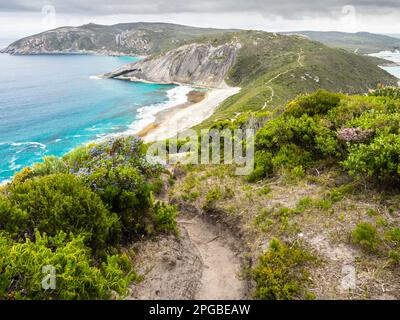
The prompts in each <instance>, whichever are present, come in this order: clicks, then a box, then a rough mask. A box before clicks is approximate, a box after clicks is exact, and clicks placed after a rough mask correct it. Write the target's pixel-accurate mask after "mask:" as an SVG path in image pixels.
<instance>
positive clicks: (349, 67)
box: [3, 23, 400, 126]
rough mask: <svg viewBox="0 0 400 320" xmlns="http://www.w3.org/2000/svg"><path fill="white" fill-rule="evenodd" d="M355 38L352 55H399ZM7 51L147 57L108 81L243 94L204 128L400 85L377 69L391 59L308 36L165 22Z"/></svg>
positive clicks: (53, 36)
mask: <svg viewBox="0 0 400 320" xmlns="http://www.w3.org/2000/svg"><path fill="white" fill-rule="evenodd" d="M318 34H320V35H323V34H324V33H316V35H318ZM335 34H336V33H335ZM356 36H357V37H358V38H357V37H356ZM336 38H338V36H337V37H336ZM346 39H348V37H347V38H346V37H345V38H344V40H343V41H344V42H346V41H347V40H346ZM349 39H350V40H348V42H346V43H348V44H349V46H350V47H351V46H354V47H351V48H353V49H352V50H353V51H354V50H355V49H354V48H355V47H357V48H358V49H360V51H361V45H360V43H365V44H366V46H365V47H364V49H365V48H367V47H368V50H371V51H380V50H385V49H394V48H396V47H397V44H398V43H400V40H398V39H394V38H390V37H386V36H375V35H371V34H364V33H362V34H356V35H353V36H352V37H350V38H349ZM356 39H358V40H359V42H356V41H355V40H356ZM363 39H370V41H369V42H367V41H364V40H363ZM371 39H375V40H374V41H375V42H374V41H372V40H371ZM379 39H381V41H380V42H379V41H378V40H379ZM382 39H383V40H385V41H383V40H382ZM392 40H393V41H392ZM321 41H324V39H321ZM371 43H374V46H372V45H371ZM389 43H390V45H391V47H389ZM368 50H367V51H368ZM3 52H5V53H9V54H22V55H24V54H43V53H45V54H59V53H64V54H65V53H96V54H108V55H127V54H130V55H143V56H146V58H145V59H144V60H141V61H139V62H136V63H134V64H128V65H126V66H122V67H121V68H119V69H118V70H115V71H112V70H110V73H108V74H106V75H105V77H108V78H118V79H124V80H134V81H136V80H139V81H150V82H156V83H181V84H188V85H193V86H200V87H210V88H221V87H224V86H225V85H226V84H228V85H230V86H233V87H240V88H242V90H241V91H240V93H238V94H236V95H234V96H232V97H230V98H229V99H227V100H226V101H224V103H223V104H222V105H220V106H219V107H218V109H217V110H216V112H215V113H214V114H213V115H212V116H211V117H210V118H209V120H208V122H206V123H205V124H204V125H205V126H208V125H211V124H212V123H213V122H214V121H216V120H220V119H231V118H233V117H237V116H238V115H240V114H241V113H243V112H247V111H260V110H262V111H268V110H274V109H275V108H276V107H278V106H281V105H283V104H285V103H286V102H287V101H289V100H292V99H294V98H295V97H296V96H297V95H299V94H306V93H311V92H314V91H316V90H318V89H326V90H331V91H335V92H343V93H348V94H358V93H367V92H368V91H369V90H371V89H374V88H376V87H377V85H378V84H384V85H397V82H398V79H396V78H395V77H394V76H392V75H390V74H388V73H387V72H386V71H384V70H382V69H381V68H379V67H378V65H380V64H384V63H387V61H385V60H380V59H378V58H373V57H368V56H363V55H359V54H354V53H351V52H347V51H345V50H343V49H338V48H331V47H328V46H326V45H325V44H323V43H321V42H316V41H313V40H310V39H309V38H308V37H305V36H304V35H283V34H276V33H269V32H264V31H246V30H221V29H205V28H194V27H188V26H182V25H175V24H166V23H125V24H116V25H112V26H103V25H97V24H88V25H83V26H80V27H63V28H58V29H55V30H50V31H47V32H43V33H41V34H38V35H33V36H31V37H27V38H24V39H21V40H19V41H16V42H15V43H13V44H11V45H10V46H9V47H8V48H6V49H5V50H3Z"/></svg>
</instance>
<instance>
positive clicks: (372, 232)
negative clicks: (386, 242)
mask: <svg viewBox="0 0 400 320" xmlns="http://www.w3.org/2000/svg"><path fill="white" fill-rule="evenodd" d="M352 240H353V242H354V243H356V244H359V245H361V246H362V247H363V248H365V249H367V250H369V251H371V252H376V251H377V249H378V246H379V244H380V242H381V239H380V236H379V233H378V230H377V229H376V227H375V226H374V225H372V224H370V223H367V222H365V223H359V224H358V225H357V226H356V227H355V229H354V230H353V232H352Z"/></svg>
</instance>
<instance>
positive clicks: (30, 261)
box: [0, 232, 135, 300]
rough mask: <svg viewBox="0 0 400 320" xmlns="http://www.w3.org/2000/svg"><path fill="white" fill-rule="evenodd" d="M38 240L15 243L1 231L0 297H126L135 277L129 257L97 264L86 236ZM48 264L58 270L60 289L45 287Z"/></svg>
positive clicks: (38, 237)
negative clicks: (91, 254)
mask: <svg viewBox="0 0 400 320" xmlns="http://www.w3.org/2000/svg"><path fill="white" fill-rule="evenodd" d="M34 238H35V241H31V240H30V239H27V240H26V241H24V242H14V241H12V240H10V239H8V238H7V237H5V236H4V235H2V234H0V256H1V259H0V299H36V300H41V299H51V300H53V299H62V300H69V299H108V298H110V297H111V295H112V291H114V292H116V293H117V294H120V295H122V296H124V295H126V293H127V290H126V288H127V285H128V284H129V283H130V282H131V281H132V280H134V278H135V274H134V273H133V272H132V270H131V267H130V263H128V260H127V259H128V258H127V256H123V255H121V256H108V257H107V258H106V259H105V261H103V262H102V263H101V266H100V267H96V266H95V265H96V264H97V263H96V261H94V260H93V259H92V258H91V257H90V249H89V248H87V247H86V246H85V244H84V243H85V239H84V237H83V236H76V237H74V236H73V235H70V236H67V235H66V234H65V233H59V234H57V235H56V236H55V237H47V236H46V235H41V234H40V233H39V232H36V233H35V236H34ZM45 266H53V267H54V268H55V271H56V289H54V290H53V289H49V290H44V289H43V287H42V281H43V279H44V277H45V275H46V274H44V273H42V268H43V267H45Z"/></svg>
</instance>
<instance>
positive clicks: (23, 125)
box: [0, 54, 190, 182]
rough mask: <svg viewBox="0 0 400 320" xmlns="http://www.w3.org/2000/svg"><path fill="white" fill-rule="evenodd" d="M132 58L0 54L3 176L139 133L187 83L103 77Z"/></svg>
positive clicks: (179, 98) (179, 99) (177, 99)
mask: <svg viewBox="0 0 400 320" xmlns="http://www.w3.org/2000/svg"><path fill="white" fill-rule="evenodd" d="M135 60H137V58H133V57H104V56H93V55H56V56H52V55H43V56H10V55H5V54H0V70H1V72H0V159H1V160H0V182H4V181H5V180H9V179H10V178H12V176H13V175H14V173H15V172H18V171H20V170H21V169H23V168H24V167H25V166H30V165H32V164H33V163H36V162H40V161H41V160H42V158H43V157H44V156H50V155H54V156H62V155H64V154H65V153H67V152H68V151H70V150H72V149H74V148H76V147H77V146H79V145H82V144H85V143H88V142H90V141H96V140H100V139H104V138H105V137H107V136H109V135H115V134H123V133H133V132H137V131H138V130H140V129H141V128H143V127H145V126H146V125H147V124H149V123H151V122H152V120H153V119H154V114H155V113H157V112H158V111H159V110H161V109H163V108H168V107H170V106H173V105H177V104H180V103H183V102H185V101H186V94H187V93H188V91H190V88H188V87H178V86H174V85H156V84H145V83H133V82H126V81H119V80H104V79H99V78H97V77H96V75H98V74H102V73H105V72H107V71H111V70H113V69H115V68H117V67H119V66H121V65H123V64H125V63H129V62H133V61H135Z"/></svg>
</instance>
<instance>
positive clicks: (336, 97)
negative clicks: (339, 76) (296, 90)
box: [285, 90, 343, 118]
mask: <svg viewBox="0 0 400 320" xmlns="http://www.w3.org/2000/svg"><path fill="white" fill-rule="evenodd" d="M342 97H343V96H342V95H340V94H336V93H330V92H328V91H325V90H318V91H317V92H315V93H313V94H310V95H307V96H302V97H299V98H298V99H296V100H294V101H292V102H290V103H289V104H288V105H287V107H286V111H285V114H287V115H292V116H294V117H296V118H299V117H301V116H302V115H304V114H307V115H309V116H315V115H324V114H327V113H328V111H329V110H331V109H333V108H335V107H337V106H338V105H339V103H340V101H341V99H342Z"/></svg>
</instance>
